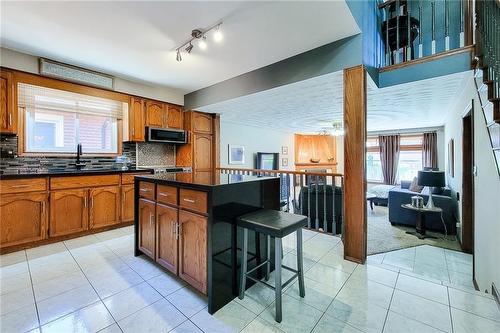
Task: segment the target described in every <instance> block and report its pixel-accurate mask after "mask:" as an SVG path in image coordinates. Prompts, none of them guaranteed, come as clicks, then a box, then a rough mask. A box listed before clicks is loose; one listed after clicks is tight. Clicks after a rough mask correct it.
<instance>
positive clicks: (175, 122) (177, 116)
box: [167, 105, 183, 129]
mask: <svg viewBox="0 0 500 333" xmlns="http://www.w3.org/2000/svg"><path fill="white" fill-rule="evenodd" d="M182 120H183V117H182V109H181V107H180V106H177V105H169V106H168V113H167V126H168V127H169V128H178V129H182V128H183V125H182Z"/></svg>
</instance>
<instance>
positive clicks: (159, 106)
mask: <svg viewBox="0 0 500 333" xmlns="http://www.w3.org/2000/svg"><path fill="white" fill-rule="evenodd" d="M166 118H167V113H166V111H165V104H163V103H161V102H155V101H146V123H147V125H148V126H151V127H160V128H164V127H166V126H167V119H166Z"/></svg>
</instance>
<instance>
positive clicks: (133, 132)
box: [132, 128, 135, 136]
mask: <svg viewBox="0 0 500 333" xmlns="http://www.w3.org/2000/svg"><path fill="white" fill-rule="evenodd" d="M134 135H135V128H132V136H134Z"/></svg>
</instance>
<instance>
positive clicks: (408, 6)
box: [379, 0, 496, 67]
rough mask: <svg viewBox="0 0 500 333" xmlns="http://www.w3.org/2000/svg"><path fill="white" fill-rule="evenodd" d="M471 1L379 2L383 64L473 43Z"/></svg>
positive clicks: (387, 0)
mask: <svg viewBox="0 0 500 333" xmlns="http://www.w3.org/2000/svg"><path fill="white" fill-rule="evenodd" d="M471 1H472V0H386V1H383V2H381V3H380V4H379V10H380V11H381V13H380V17H381V20H382V22H381V23H380V29H381V30H380V32H381V36H382V40H383V43H384V47H385V56H384V61H385V62H384V63H383V64H382V67H386V66H391V65H397V64H400V63H404V62H409V61H413V60H416V59H421V58H425V57H428V56H432V55H435V54H439V53H443V52H448V51H452V50H454V49H459V48H462V47H465V46H470V45H472V13H471ZM495 1H496V0H495Z"/></svg>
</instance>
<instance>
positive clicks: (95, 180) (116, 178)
mask: <svg viewBox="0 0 500 333" xmlns="http://www.w3.org/2000/svg"><path fill="white" fill-rule="evenodd" d="M119 184H120V175H105V176H74V177H53V178H50V189H51V190H60V189H66V188H81V187H93V186H110V185H119Z"/></svg>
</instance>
